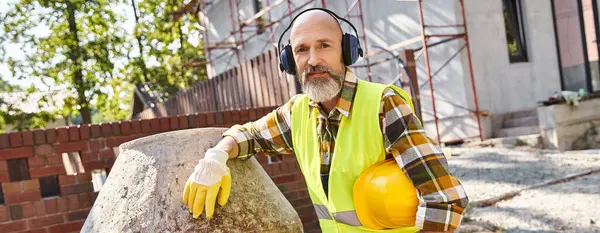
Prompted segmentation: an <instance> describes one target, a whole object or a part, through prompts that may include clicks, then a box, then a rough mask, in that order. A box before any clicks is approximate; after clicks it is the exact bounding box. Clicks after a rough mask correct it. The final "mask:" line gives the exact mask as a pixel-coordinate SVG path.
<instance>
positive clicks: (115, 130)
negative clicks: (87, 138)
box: [110, 122, 122, 136]
mask: <svg viewBox="0 0 600 233" xmlns="http://www.w3.org/2000/svg"><path fill="white" fill-rule="evenodd" d="M110 128H111V130H112V135H113V136H120V135H122V134H121V124H119V123H118V122H113V123H110Z"/></svg>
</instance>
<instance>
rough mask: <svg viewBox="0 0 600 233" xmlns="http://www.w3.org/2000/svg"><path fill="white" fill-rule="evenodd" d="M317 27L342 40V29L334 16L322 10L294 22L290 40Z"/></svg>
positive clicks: (305, 15) (299, 17)
mask: <svg viewBox="0 0 600 233" xmlns="http://www.w3.org/2000/svg"><path fill="white" fill-rule="evenodd" d="M316 26H319V27H322V28H323V29H326V30H329V31H330V32H334V33H337V34H338V35H340V38H341V35H342V28H341V26H340V23H339V22H338V21H337V19H336V18H335V17H334V16H333V15H330V14H329V13H327V12H325V11H321V10H312V11H307V12H305V13H304V14H302V15H300V16H298V18H296V20H294V25H292V30H291V32H290V39H291V38H293V37H294V35H295V34H298V33H302V32H303V31H305V30H310V29H311V28H313V29H314V28H315V27H316Z"/></svg>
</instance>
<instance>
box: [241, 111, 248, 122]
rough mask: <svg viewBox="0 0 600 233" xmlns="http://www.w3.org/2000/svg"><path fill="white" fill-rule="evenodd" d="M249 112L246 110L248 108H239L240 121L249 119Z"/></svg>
mask: <svg viewBox="0 0 600 233" xmlns="http://www.w3.org/2000/svg"><path fill="white" fill-rule="evenodd" d="M249 114H250V112H249V111H248V109H243V110H240V121H241V122H247V121H249V119H250V118H249Z"/></svg>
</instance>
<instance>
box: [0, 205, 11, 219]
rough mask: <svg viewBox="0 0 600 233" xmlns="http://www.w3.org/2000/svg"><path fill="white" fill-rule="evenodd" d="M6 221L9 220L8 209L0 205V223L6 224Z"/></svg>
mask: <svg viewBox="0 0 600 233" xmlns="http://www.w3.org/2000/svg"><path fill="white" fill-rule="evenodd" d="M8 220H9V215H8V207H7V206H5V205H0V223H3V222H6V221H8Z"/></svg>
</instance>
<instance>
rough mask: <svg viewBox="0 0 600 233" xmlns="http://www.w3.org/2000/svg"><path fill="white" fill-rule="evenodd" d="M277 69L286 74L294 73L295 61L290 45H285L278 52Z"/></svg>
mask: <svg viewBox="0 0 600 233" xmlns="http://www.w3.org/2000/svg"><path fill="white" fill-rule="evenodd" d="M279 69H280V70H281V71H285V72H286V73H288V74H291V75H295V74H296V62H295V61H294V53H293V52H292V46H291V45H286V46H285V47H283V49H282V50H281V53H280V54H279Z"/></svg>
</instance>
